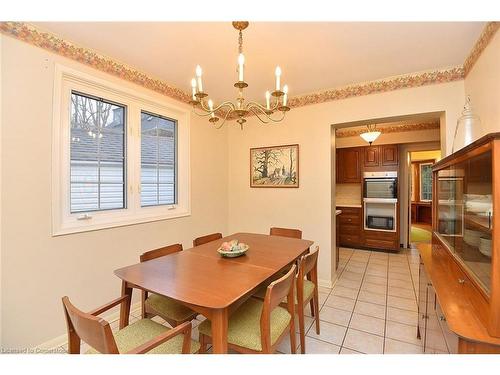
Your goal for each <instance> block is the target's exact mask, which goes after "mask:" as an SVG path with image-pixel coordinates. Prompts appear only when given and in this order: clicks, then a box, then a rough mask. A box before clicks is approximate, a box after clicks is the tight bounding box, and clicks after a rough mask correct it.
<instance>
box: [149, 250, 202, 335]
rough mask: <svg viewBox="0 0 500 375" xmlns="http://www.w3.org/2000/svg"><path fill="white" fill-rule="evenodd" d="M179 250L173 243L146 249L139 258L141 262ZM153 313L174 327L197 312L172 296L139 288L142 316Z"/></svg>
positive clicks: (191, 318)
mask: <svg viewBox="0 0 500 375" xmlns="http://www.w3.org/2000/svg"><path fill="white" fill-rule="evenodd" d="M179 251H182V245H181V244H175V245H170V246H165V247H161V248H159V249H155V250H150V251H147V252H145V253H143V254H142V255H141V256H140V258H139V259H140V261H141V262H147V261H149V260H152V259H157V258H159V257H164V256H168V255H170V254H174V253H177V252H179ZM155 315H158V316H160V317H161V318H163V319H165V320H166V321H167V322H168V323H169V324H170V325H171V326H172V327H176V326H178V325H179V324H182V323H184V322H189V321H191V320H193V319H195V318H196V316H197V315H198V314H197V313H196V312H194V311H193V310H191V309H190V308H188V307H186V306H184V305H182V304H180V303H179V302H177V301H176V300H174V299H172V298H169V297H165V296H162V295H159V294H155V293H149V292H147V291H145V290H141V316H142V318H143V319H146V318H150V317H153V316H155Z"/></svg>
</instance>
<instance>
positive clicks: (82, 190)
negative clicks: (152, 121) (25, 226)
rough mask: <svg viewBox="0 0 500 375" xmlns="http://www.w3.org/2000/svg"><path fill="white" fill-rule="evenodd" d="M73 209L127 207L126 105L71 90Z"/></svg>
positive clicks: (92, 209) (71, 195)
mask: <svg viewBox="0 0 500 375" xmlns="http://www.w3.org/2000/svg"><path fill="white" fill-rule="evenodd" d="M70 135H71V145H70V155H71V162H70V168H71V172H70V175H71V179H70V184H71V187H70V200H71V204H70V207H71V209H70V210H71V212H72V213H73V212H89V211H97V210H109V209H117V208H124V207H125V143H124V139H125V107H124V106H122V105H118V104H114V103H110V102H107V101H105V100H103V99H99V98H92V97H89V96H85V95H83V94H80V93H76V92H72V93H71V133H70Z"/></svg>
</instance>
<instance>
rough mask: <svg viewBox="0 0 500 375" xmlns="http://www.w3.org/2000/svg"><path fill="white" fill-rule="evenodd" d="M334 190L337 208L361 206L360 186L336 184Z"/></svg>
mask: <svg viewBox="0 0 500 375" xmlns="http://www.w3.org/2000/svg"><path fill="white" fill-rule="evenodd" d="M335 189H336V191H335V200H336V205H337V206H342V205H349V206H350V205H361V184H337V185H335Z"/></svg>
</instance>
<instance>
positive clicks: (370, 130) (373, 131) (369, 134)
mask: <svg viewBox="0 0 500 375" xmlns="http://www.w3.org/2000/svg"><path fill="white" fill-rule="evenodd" d="M366 127H367V131H366V132H364V133H361V134H360V135H359V136H360V137H361V138H363V139H364V140H365V141H366V142H368V143H369V144H370V145H371V144H372V143H373V142H375V140H376V139H377V138H378V136H379V135H380V134H382V133H381V132H379V131H377V125H367V126H366Z"/></svg>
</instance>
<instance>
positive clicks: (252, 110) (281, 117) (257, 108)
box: [247, 102, 285, 124]
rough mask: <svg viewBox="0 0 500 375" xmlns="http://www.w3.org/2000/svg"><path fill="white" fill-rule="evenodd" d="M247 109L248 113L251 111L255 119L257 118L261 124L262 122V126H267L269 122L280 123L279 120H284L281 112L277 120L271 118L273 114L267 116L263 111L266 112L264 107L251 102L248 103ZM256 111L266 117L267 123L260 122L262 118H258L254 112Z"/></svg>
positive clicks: (283, 113) (283, 114)
mask: <svg viewBox="0 0 500 375" xmlns="http://www.w3.org/2000/svg"><path fill="white" fill-rule="evenodd" d="M250 104H257V105H250ZM247 108H248V109H249V110H250V111H251V112H252V113H253V114H254V115H255V116H257V118H258V119H259V120H260V121H261V122H263V123H264V124H268V123H269V121H272V122H280V121H281V120H283V119H284V118H285V112H281V116H280V118H277V119H274V118H272V115H273V113H271V114H270V115H268V114H267V113H266V112H265V111H266V110H265V107H263V106H262V105H260V104H259V103H253V102H250V103H248V105H247ZM256 110H259V111H260V112H262V114H263V115H264V116H266V117H267V119H268V120H269V121H263V120H262V118H261V117H260V116H259V114H258V113H257V111H256Z"/></svg>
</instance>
